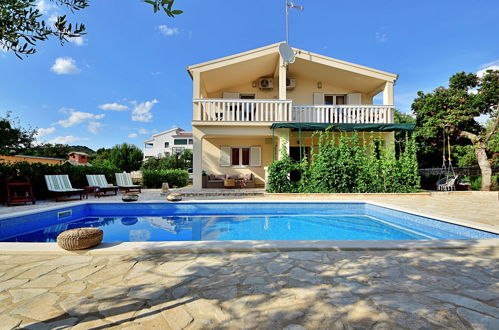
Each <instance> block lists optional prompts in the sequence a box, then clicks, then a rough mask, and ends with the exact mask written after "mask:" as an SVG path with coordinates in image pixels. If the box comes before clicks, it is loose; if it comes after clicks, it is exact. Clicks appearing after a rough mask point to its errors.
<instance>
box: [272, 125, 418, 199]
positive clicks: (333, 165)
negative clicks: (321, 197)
mask: <svg viewBox="0 0 499 330" xmlns="http://www.w3.org/2000/svg"><path fill="white" fill-rule="evenodd" d="M314 139H317V140H318V142H317V147H316V148H315V149H314V150H313V151H312V153H311V159H310V160H308V159H306V158H305V159H303V160H302V161H301V162H296V161H294V160H292V159H291V157H290V156H289V155H288V154H287V152H286V149H285V148H283V150H281V159H279V160H277V161H275V162H273V163H272V164H271V165H270V166H269V175H268V182H267V191H268V192H272V193H296V192H300V193H369V192H371V193H382V192H415V191H418V190H419V188H420V177H419V173H418V164H417V159H416V151H417V148H416V143H415V140H414V138H413V137H412V136H408V135H406V137H405V140H403V141H402V143H400V145H399V146H397V148H398V149H396V146H395V143H394V142H391V143H390V144H389V145H385V141H384V140H382V139H379V138H376V137H374V136H372V135H371V136H370V139H369V141H370V142H369V143H366V142H364V141H365V139H361V138H360V136H359V135H358V134H357V133H354V134H351V135H348V134H346V133H342V134H341V135H340V136H339V138H336V137H335V136H334V135H333V133H332V132H328V131H326V132H317V133H315V134H314ZM396 150H398V153H396ZM293 172H294V173H296V172H299V175H298V176H296V175H294V177H298V179H295V180H293V179H292V177H293V175H291V174H292V173H293Z"/></svg>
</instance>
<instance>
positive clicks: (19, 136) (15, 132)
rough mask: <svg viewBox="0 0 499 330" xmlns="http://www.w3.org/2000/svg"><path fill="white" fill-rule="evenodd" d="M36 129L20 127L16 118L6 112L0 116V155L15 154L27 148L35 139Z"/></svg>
mask: <svg viewBox="0 0 499 330" xmlns="http://www.w3.org/2000/svg"><path fill="white" fill-rule="evenodd" d="M35 133H36V130H34V129H31V128H27V129H26V128H22V127H21V126H20V125H19V122H18V120H17V119H15V118H12V117H11V113H10V112H7V115H6V116H5V117H4V118H0V155H15V154H19V153H23V152H24V151H26V150H29V149H30V148H31V147H32V145H33V142H34V140H35Z"/></svg>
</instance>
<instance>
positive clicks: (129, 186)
mask: <svg viewBox="0 0 499 330" xmlns="http://www.w3.org/2000/svg"><path fill="white" fill-rule="evenodd" d="M116 184H117V185H118V187H119V188H120V190H124V191H125V193H128V192H132V191H133V192H141V189H142V187H141V186H140V185H136V184H133V182H132V176H131V175H130V173H116Z"/></svg>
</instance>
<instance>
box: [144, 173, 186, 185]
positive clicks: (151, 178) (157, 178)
mask: <svg viewBox="0 0 499 330" xmlns="http://www.w3.org/2000/svg"><path fill="white" fill-rule="evenodd" d="M142 180H143V183H144V186H146V187H147V188H161V184H162V183H163V182H168V185H169V186H170V188H173V187H184V186H187V184H188V183H189V173H187V171H184V170H142Z"/></svg>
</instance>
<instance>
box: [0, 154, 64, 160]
mask: <svg viewBox="0 0 499 330" xmlns="http://www.w3.org/2000/svg"><path fill="white" fill-rule="evenodd" d="M0 157H1V156H0ZM15 157H22V158H31V159H50V160H61V161H64V160H65V159H62V158H53V157H40V156H25V155H15Z"/></svg>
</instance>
